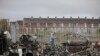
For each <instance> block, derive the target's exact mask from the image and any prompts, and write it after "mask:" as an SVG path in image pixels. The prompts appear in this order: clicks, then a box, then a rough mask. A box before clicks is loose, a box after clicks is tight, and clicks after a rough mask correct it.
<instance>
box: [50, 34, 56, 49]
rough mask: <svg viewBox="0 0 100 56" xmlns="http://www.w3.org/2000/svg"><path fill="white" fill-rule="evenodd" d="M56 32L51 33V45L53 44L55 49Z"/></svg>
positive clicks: (52, 46)
mask: <svg viewBox="0 0 100 56" xmlns="http://www.w3.org/2000/svg"><path fill="white" fill-rule="evenodd" d="M54 34H55V33H51V35H50V45H51V48H52V49H54V47H55V43H54V42H55V36H54Z"/></svg>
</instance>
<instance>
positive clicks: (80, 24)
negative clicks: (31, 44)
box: [16, 17, 100, 34]
mask: <svg viewBox="0 0 100 56" xmlns="http://www.w3.org/2000/svg"><path fill="white" fill-rule="evenodd" d="M16 25H17V31H18V33H20V34H24V33H32V32H37V31H44V30H49V31H51V32H73V33H82V34H87V33H88V34H91V33H96V32H97V30H98V29H100V18H97V19H96V18H94V17H92V18H87V17H85V18H79V17H78V18H72V17H70V18H64V17H63V18H57V17H55V18H49V17H47V18H41V17H39V18H24V19H23V20H21V21H17V22H16Z"/></svg>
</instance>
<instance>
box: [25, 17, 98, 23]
mask: <svg viewBox="0 0 100 56" xmlns="http://www.w3.org/2000/svg"><path fill="white" fill-rule="evenodd" d="M24 21H25V22H34V23H95V24H98V23H100V19H94V18H91V19H89V18H24Z"/></svg>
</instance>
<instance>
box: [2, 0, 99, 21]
mask: <svg viewBox="0 0 100 56" xmlns="http://www.w3.org/2000/svg"><path fill="white" fill-rule="evenodd" d="M31 16H33V17H39V16H42V17H47V16H50V17H55V16H57V17H62V16H65V17H70V16H72V17H78V16H80V17H85V16H87V17H93V16H94V17H99V16H100V0H0V18H9V19H10V20H16V19H23V18H24V17H31Z"/></svg>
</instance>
